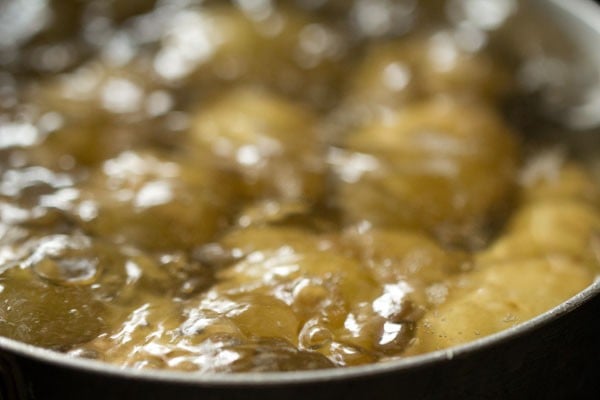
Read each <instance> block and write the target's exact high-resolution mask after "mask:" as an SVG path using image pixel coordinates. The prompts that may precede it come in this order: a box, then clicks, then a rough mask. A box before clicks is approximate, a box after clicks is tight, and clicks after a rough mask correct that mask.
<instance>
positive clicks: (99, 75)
mask: <svg viewBox="0 0 600 400" xmlns="http://www.w3.org/2000/svg"><path fill="white" fill-rule="evenodd" d="M155 88H156V85H154V84H153V83H152V79H151V78H150V76H149V75H148V73H147V71H144V69H143V68H141V67H138V66H136V65H128V66H125V67H120V68H117V67H112V66H109V65H106V64H105V63H103V62H101V61H97V60H95V61H91V62H89V63H87V64H84V65H83V66H80V67H79V68H78V69H76V70H74V71H71V72H68V73H65V74H62V75H58V76H55V77H52V78H49V79H48V80H46V81H42V82H41V83H39V84H37V85H32V86H31V87H30V88H29V90H28V93H27V98H28V99H29V101H30V102H31V103H33V104H34V105H35V106H36V107H38V108H39V110H40V113H41V114H42V116H41V118H40V121H39V122H38V123H39V125H40V126H41V128H42V130H43V131H44V135H43V136H44V140H43V141H42V143H41V144H40V146H39V148H38V149H36V153H35V158H36V159H37V160H38V162H40V163H42V164H44V165H50V166H57V165H58V166H61V167H63V166H64V165H65V163H67V164H66V165H67V166H68V165H69V163H70V164H75V165H77V164H82V165H84V166H90V165H92V166H93V165H97V164H98V163H100V162H102V161H104V160H106V159H108V158H111V157H114V156H116V155H117V154H119V153H121V152H123V151H125V150H129V149H131V148H132V147H134V146H136V145H140V144H141V143H144V141H148V139H149V138H150V134H151V131H150V130H149V129H147V128H146V129H143V128H142V126H141V125H139V124H138V125H136V124H135V123H136V122H137V121H139V120H141V119H142V118H145V117H149V115H148V114H147V109H146V108H147V101H148V98H149V95H150V94H151V93H152V91H153V90H154V89H155Z"/></svg>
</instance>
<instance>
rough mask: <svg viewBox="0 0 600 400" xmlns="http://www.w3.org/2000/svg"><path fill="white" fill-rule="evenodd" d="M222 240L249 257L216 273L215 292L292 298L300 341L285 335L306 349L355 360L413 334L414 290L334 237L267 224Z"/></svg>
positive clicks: (389, 351) (386, 351) (389, 349)
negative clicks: (376, 270)
mask: <svg viewBox="0 0 600 400" xmlns="http://www.w3.org/2000/svg"><path fill="white" fill-rule="evenodd" d="M221 243H222V245H224V246H225V247H226V248H230V249H233V250H234V251H237V254H238V256H239V257H243V258H242V259H241V260H240V261H238V262H237V263H234V264H233V265H232V266H231V267H228V268H226V269H224V270H222V271H219V272H218V273H217V284H216V285H215V286H214V287H213V290H214V291H215V293H220V296H223V295H226V296H232V295H238V296H239V295H240V294H243V293H253V294H257V293H258V294H261V295H263V296H269V297H274V298H277V299H279V300H280V301H283V302H285V303H286V304H288V305H289V306H290V307H291V310H293V312H294V314H295V315H296V318H297V320H298V321H299V323H300V325H299V326H300V330H299V331H296V336H295V338H294V340H290V339H289V338H287V337H286V339H287V340H290V341H291V343H293V344H295V345H298V346H300V348H301V349H306V350H311V351H317V352H319V353H321V354H323V355H325V356H327V357H328V358H329V359H330V360H331V361H333V362H334V363H335V364H336V365H355V364H363V363H366V362H372V361H374V360H375V359H377V357H380V356H382V355H398V354H399V353H401V352H402V351H403V350H404V348H405V347H406V346H407V344H408V342H409V340H410V339H411V338H412V333H413V331H412V329H413V326H414V321H415V320H416V319H417V318H418V315H419V310H418V307H417V306H416V304H415V302H414V299H413V298H412V296H413V292H414V291H415V290H414V289H413V288H412V287H411V286H410V285H409V284H408V283H406V282H404V281H401V280H394V279H389V280H388V281H387V282H385V283H386V285H385V286H383V287H382V286H380V285H378V284H377V283H376V281H375V280H374V279H373V277H372V274H371V273H370V271H369V268H367V267H366V266H365V265H362V263H361V262H360V261H359V260H357V259H354V258H351V257H348V256H344V255H343V253H342V252H341V251H339V250H340V249H338V247H337V245H336V243H335V241H334V239H333V238H332V237H328V236H320V235H316V234H314V233H311V232H310V231H306V230H301V229H298V228H289V227H268V226H262V227H251V228H248V229H244V230H241V231H237V232H232V233H230V234H229V235H227V236H226V237H225V238H224V239H223V240H222V241H221ZM361 261H362V260H361ZM209 297H210V296H209ZM215 298H218V296H217V295H215ZM280 329H283V328H280Z"/></svg>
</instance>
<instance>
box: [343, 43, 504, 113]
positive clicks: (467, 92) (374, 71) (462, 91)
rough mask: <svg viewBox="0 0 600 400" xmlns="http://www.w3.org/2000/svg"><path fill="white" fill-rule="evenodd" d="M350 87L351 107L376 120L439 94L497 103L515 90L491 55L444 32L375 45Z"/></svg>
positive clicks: (357, 71)
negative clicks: (467, 47)
mask: <svg viewBox="0 0 600 400" xmlns="http://www.w3.org/2000/svg"><path fill="white" fill-rule="evenodd" d="M349 82H350V84H349V90H348V94H347V96H348V101H350V102H351V103H354V104H355V106H356V108H362V109H364V111H367V112H371V113H374V114H375V116H377V115H378V113H380V112H381V111H383V110H385V109H387V110H388V112H389V111H393V110H398V109H400V108H402V107H404V106H406V105H408V104H409V103H411V102H414V101H415V100H422V99H425V98H428V97H431V96H438V95H440V94H447V95H451V96H457V97H464V98H474V99H478V100H480V101H485V102H495V101H496V100H498V99H499V98H501V97H502V96H503V95H505V94H506V92H507V91H508V90H509V89H508V88H509V87H510V85H509V82H510V79H509V76H508V74H507V72H506V71H504V70H503V69H502V68H501V67H500V66H499V65H498V64H496V63H494V62H493V61H492V59H491V58H490V57H489V55H487V54H485V53H483V52H470V51H467V50H464V49H462V48H461V47H460V44H459V43H458V42H457V41H456V39H454V38H453V37H452V36H451V34H450V33H448V32H444V31H439V32H434V33H432V34H429V35H420V36H416V37H412V38H409V39H403V40H394V41H389V42H384V43H378V44H374V45H371V47H369V48H368V49H367V52H366V54H365V56H364V57H363V60H362V62H360V63H359V64H358V68H356V70H355V71H354V72H353V73H352V74H351V76H350V80H349ZM365 108H366V109H365Z"/></svg>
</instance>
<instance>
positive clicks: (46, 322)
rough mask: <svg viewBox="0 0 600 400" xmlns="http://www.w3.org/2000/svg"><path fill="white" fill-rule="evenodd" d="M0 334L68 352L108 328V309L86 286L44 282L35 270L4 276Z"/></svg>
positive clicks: (1, 277) (16, 270)
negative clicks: (36, 274) (106, 317)
mask: <svg viewBox="0 0 600 400" xmlns="http://www.w3.org/2000/svg"><path fill="white" fill-rule="evenodd" d="M0 288H1V290H0V335H2V336H4V337H8V338H10V339H14V340H18V341H21V342H24V343H28V344H32V345H36V346H40V347H45V348H50V349H54V350H65V349H69V348H70V347H71V346H73V345H75V344H78V343H83V342H86V341H88V340H91V339H93V338H94V337H96V336H97V335H99V334H100V333H102V332H103V331H104V330H105V329H107V321H106V319H105V316H106V308H105V305H103V304H102V303H101V302H100V301H98V300H97V299H94V296H93V293H92V292H91V291H90V290H89V289H88V288H86V287H80V286H61V285H56V284H53V283H51V282H48V281H44V280H41V279H39V278H37V277H36V276H35V274H34V273H33V271H32V270H31V269H25V270H22V269H19V268H13V269H10V270H9V271H6V272H3V273H2V274H0Z"/></svg>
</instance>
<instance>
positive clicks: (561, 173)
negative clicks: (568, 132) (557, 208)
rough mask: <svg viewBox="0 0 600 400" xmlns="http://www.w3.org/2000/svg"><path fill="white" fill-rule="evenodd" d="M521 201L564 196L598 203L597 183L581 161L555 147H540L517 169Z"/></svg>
mask: <svg viewBox="0 0 600 400" xmlns="http://www.w3.org/2000/svg"><path fill="white" fill-rule="evenodd" d="M519 183H520V185H521V189H522V196H521V197H522V201H524V202H532V201H543V200H550V199H565V200H578V201H587V202H589V203H591V204H598V201H599V200H600V193H599V189H598V183H597V182H596V179H595V178H594V177H593V176H592V175H591V173H590V172H589V171H588V170H586V169H585V166H584V165H581V164H580V163H578V162H575V161H572V160H568V159H567V158H566V156H565V155H564V154H562V153H560V152H558V151H545V152H544V151H542V152H540V154H537V155H535V156H533V157H531V159H529V160H527V164H526V165H525V166H524V167H523V169H522V171H521V172H520V179H519Z"/></svg>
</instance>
